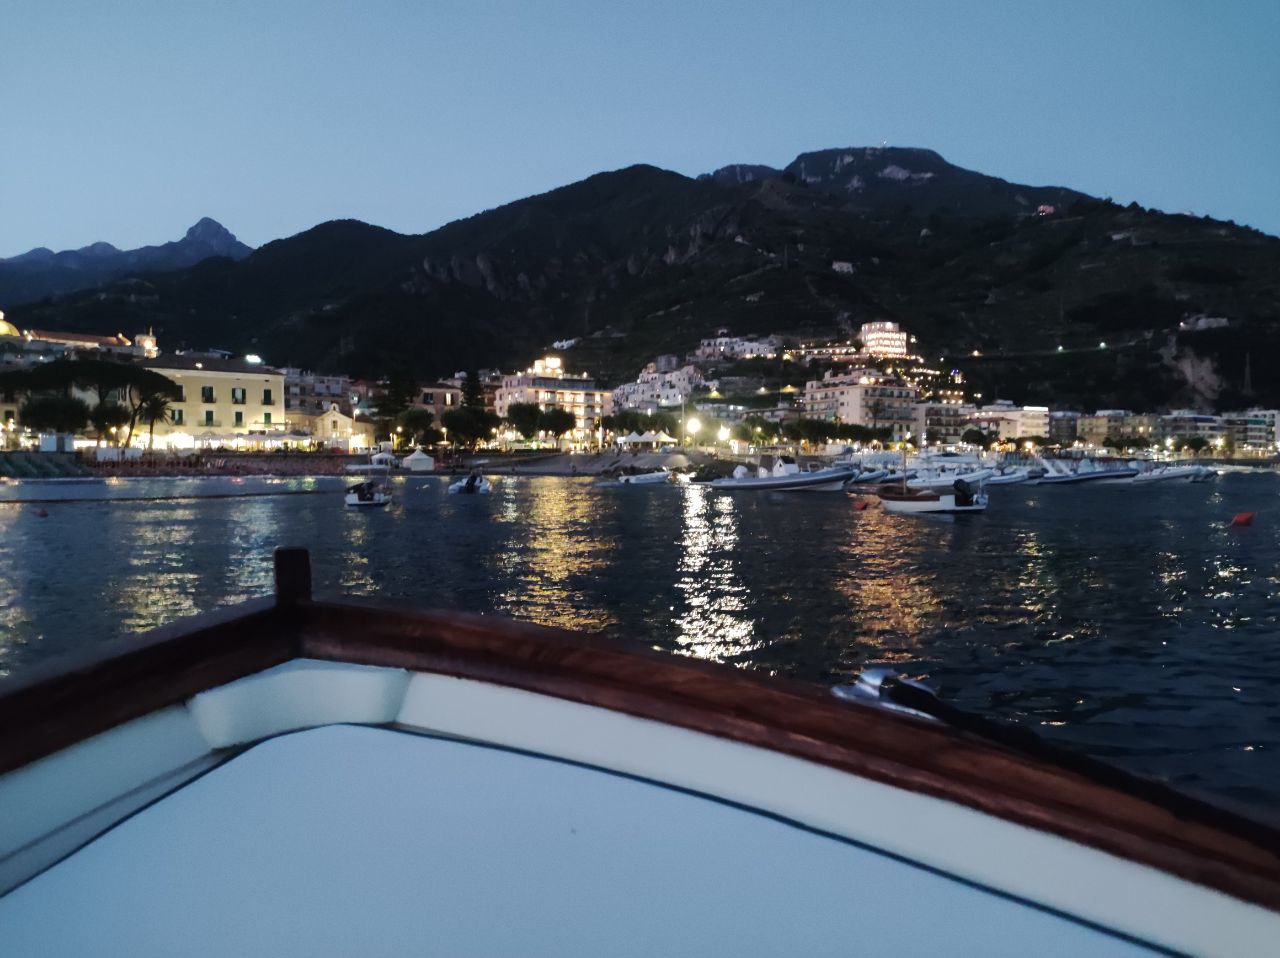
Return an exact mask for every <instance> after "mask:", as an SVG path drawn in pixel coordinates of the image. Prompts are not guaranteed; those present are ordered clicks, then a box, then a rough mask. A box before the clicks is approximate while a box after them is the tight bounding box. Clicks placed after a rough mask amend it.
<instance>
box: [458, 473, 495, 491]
mask: <svg viewBox="0 0 1280 958" xmlns="http://www.w3.org/2000/svg"><path fill="white" fill-rule="evenodd" d="M491 488H492V487H491V486H490V483H489V480H488V479H486V478H485V477H484V476H482V475H480V473H478V472H473V473H472V474H471V475H469V476H467V477H466V478H465V479H459V480H458V481H457V482H452V483H450V484H449V493H450V494H451V495H464V496H474V495H487V494H488V493H489V490H490V489H491Z"/></svg>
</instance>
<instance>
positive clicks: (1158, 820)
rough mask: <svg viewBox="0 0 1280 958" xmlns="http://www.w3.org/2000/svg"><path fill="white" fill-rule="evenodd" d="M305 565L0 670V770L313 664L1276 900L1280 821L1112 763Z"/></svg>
mask: <svg viewBox="0 0 1280 958" xmlns="http://www.w3.org/2000/svg"><path fill="white" fill-rule="evenodd" d="M306 563H307V559H306V555H305V553H302V555H301V557H299V556H298V555H297V553H296V551H286V550H280V552H279V553H278V556H277V583H278V595H277V598H276V600H274V602H273V601H272V600H270V599H266V600H253V601H251V602H249V603H244V604H242V605H240V606H237V607H234V608H232V609H229V610H224V611H222V612H219V613H213V614H210V615H206V616H200V617H196V619H194V620H188V621H185V622H180V623H177V624H175V625H174V626H170V627H167V628H165V629H161V630H157V631H156V632H154V633H151V634H149V635H148V636H146V637H145V638H144V639H142V640H122V641H119V642H114V643H109V644H108V645H106V646H104V647H102V648H100V649H98V650H95V651H93V652H90V653H87V654H84V655H81V656H77V657H75V658H72V659H68V660H64V661H63V662H61V663H55V664H53V665H50V666H48V667H44V668H41V669H33V670H31V672H30V673H28V674H27V675H26V676H25V677H22V678H18V679H4V680H0V773H4V772H7V771H10V770H13V769H15V768H18V767H21V766H22V765H25V764H27V763H29V762H31V761H34V760H36V759H38V758H41V757H43V756H45V755H49V754H51V753H53V752H55V751H57V750H59V749H62V748H65V747H67V746H69V745H72V744H74V743H75V742H77V741H81V740H84V739H86V738H89V737H90V736H92V735H95V734H98V733H99V732H102V731H105V730H106V729H109V728H111V727H114V726H116V725H119V724H121V723H123V722H126V721H129V720H130V719H133V718H137V717H140V716H142V715H145V714H147V713H149V712H152V711H155V710H157V709H161V708H164V707H166V706H169V705H174V704H178V703H180V702H182V701H184V700H186V699H187V698H189V697H190V696H191V695H193V694H195V693H197V692H199V691H201V690H203V689H206V688H211V687H213V686H216V685H220V684H224V683H226V682H230V681H233V680H235V679H237V678H240V677H243V676H245V675H250V674H253V673H254V672H258V671H261V670H263V669H266V668H270V667H272V666H274V665H278V664H281V663H283V662H286V661H289V660H290V659H293V658H298V657H305V658H316V659H325V660H331V661H340V662H350V663H356V664H365V665H375V666H383V667H393V668H404V669H409V670H413V671H419V672H429V673H435V674H440V675H446V676H455V677H458V678H465V679H472V680H475V681H481V682H489V683H493V684H497V685H503V686H508V687H511V688H517V689H523V690H527V691H530V692H535V693H539V694H544V695H550V696H555V697H558V698H562V699H566V700H569V701H573V702H579V703H582V704H586V705H591V706H596V707H599V708H604V709H610V710H613V711H616V712H621V713H625V714H628V715H633V716H638V717H641V718H645V719H651V720H653V721H658V722H663V723H666V724H669V725H673V726H678V727H681V728H686V729H691V730H695V731H698V732H703V733H706V734H710V735H714V736H717V737H720V738H725V739H730V740H733V741H736V742H741V743H744V744H748V745H753V746H758V747H761V748H767V749H771V750H774V751H777V752H781V753H784V754H787V755H792V756H795V757H798V758H802V759H805V760H808V761H812V762H817V763H820V764H823V765H827V766H830V767H832V768H836V769H840V770H842V771H845V772H849V773H851V774H854V775H858V776H861V777H865V778H868V779H871V780H874V781H878V782H883V783H885V784H888V785H892V786H895V787H898V788H903V789H907V790H910V791H913V792H919V793H923V794H926V795H931V796H934V797H937V798H940V799H945V800H947V801H952V802H955V803H958V804H961V805H964V806H968V807H971V808H974V809H977V810H980V811H982V812H985V813H988V814H990V815H993V816H996V817H999V818H1002V819H1005V820H1007V821H1011V822H1016V823H1019V824H1022V825H1027V826H1030V827H1033V828H1037V829H1041V830H1043V831H1046V832H1050V833H1053V834H1057V835H1060V836H1063V837H1065V838H1068V839H1070V840H1072V841H1075V842H1079V843H1081V844H1083V845H1087V846H1090V847H1093V848H1097V849H1100V850H1102V851H1105V852H1109V853H1111V854H1114V855H1117V856H1119V857H1122V858H1125V859H1128V860H1130V861H1133V862H1137V863H1140V864H1144V865H1149V866H1151V867H1154V868H1158V869H1161V870H1164V871H1166V872H1169V873H1171V874H1173V875H1177V876H1179V877H1181V878H1184V879H1187V880H1190V881H1193V882H1196V883H1199V884H1201V885H1205V886H1208V887H1210V888H1215V889H1218V890H1220V891H1223V892H1226V893H1227V894H1230V895H1233V896H1236V897H1238V898H1240V899H1243V900H1246V901H1250V902H1254V903H1256V904H1259V905H1263V906H1265V907H1268V908H1271V909H1273V910H1277V911H1280V833H1278V832H1276V831H1275V830H1273V829H1271V828H1268V827H1266V826H1264V825H1261V824H1259V823H1255V822H1252V821H1250V820H1248V819H1245V818H1242V817H1240V816H1238V815H1235V814H1233V813H1231V812H1228V811H1225V810H1222V809H1219V808H1216V807H1214V806H1212V805H1208V804H1206V803H1203V802H1198V801H1195V800H1193V799H1189V798H1187V797H1185V796H1181V795H1178V794H1177V793H1174V792H1172V791H1171V790H1168V789H1166V788H1164V787H1163V786H1161V785H1159V784H1157V783H1151V782H1146V781H1144V780H1138V779H1132V778H1131V777H1129V776H1125V775H1124V774H1123V773H1119V772H1117V773H1115V774H1114V775H1112V776H1109V777H1110V778H1112V779H1114V780H1113V781H1111V782H1109V783H1106V784H1104V783H1101V782H1099V781H1098V780H1096V778H1094V777H1091V776H1089V775H1088V774H1082V773H1081V772H1080V771H1078V770H1071V769H1066V768H1062V767H1059V766H1057V765H1055V764H1053V763H1052V762H1049V761H1044V760H1042V759H1040V758H1036V757H1029V756H1027V755H1024V754H1022V753H1021V752H1018V751H1015V750H1013V749H1010V748H1005V747H1001V746H998V745H995V744H992V743H991V742H989V741H986V740H984V739H982V738H979V737H977V736H974V735H971V734H968V733H964V732H960V731H957V730H955V729H953V728H950V727H948V726H945V725H942V724H939V723H934V722H928V721H923V720H919V719H915V718H912V717H910V716H905V715H901V714H897V713H893V712H890V711H886V710H882V709H878V708H874V707H869V706H864V705H859V704H856V703H850V702H847V701H843V700H839V699H836V698H835V697H834V696H832V695H831V694H830V690H829V689H828V688H827V687H826V686H822V685H817V684H811V683H804V682H798V681H794V680H779V679H776V678H771V677H766V676H762V675H758V674H754V673H751V672H746V671H743V670H740V669H736V668H733V667H731V666H727V665H721V664H717V663H712V662H707V661H703V660H696V659H689V658H681V657H678V656H674V655H671V654H670V653H666V652H659V651H656V650H654V649H650V648H646V647H643V646H640V645H638V644H635V643H629V642H625V641H620V640H616V639H610V638H605V637H600V636H585V635H579V634H576V633H572V632H567V631H564V630H561V629H552V628H547V627H543V626H536V625H532V624H528V623H521V622H514V621H509V620H504V619H500V618H496V617H491V616H479V615H469V614H463V613H456V612H442V611H405V610H393V609H386V608H382V607H380V606H377V605H374V604H366V603H354V602H341V603H337V602H324V601H312V600H311V599H310V598H309V596H310V576H309V567H307V566H306ZM1117 780H1118V781H1119V783H1120V784H1119V786H1117V783H1116V781H1117ZM1126 781H1131V782H1132V786H1131V787H1125V785H1124V783H1125V782H1126Z"/></svg>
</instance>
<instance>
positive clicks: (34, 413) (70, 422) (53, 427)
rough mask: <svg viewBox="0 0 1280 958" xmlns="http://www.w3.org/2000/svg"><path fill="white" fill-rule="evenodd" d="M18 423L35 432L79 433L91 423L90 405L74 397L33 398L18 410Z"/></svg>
mask: <svg viewBox="0 0 1280 958" xmlns="http://www.w3.org/2000/svg"><path fill="white" fill-rule="evenodd" d="M18 421H19V422H21V423H22V425H23V427H24V428H26V429H30V430H32V431H33V432H79V431H80V430H81V429H83V428H84V426H85V423H87V422H88V421H89V404H88V403H87V402H85V401H84V400H83V399H77V398H75V397H74V396H32V397H30V398H29V399H27V401H26V402H24V403H23V404H22V406H21V407H20V408H19V409H18Z"/></svg>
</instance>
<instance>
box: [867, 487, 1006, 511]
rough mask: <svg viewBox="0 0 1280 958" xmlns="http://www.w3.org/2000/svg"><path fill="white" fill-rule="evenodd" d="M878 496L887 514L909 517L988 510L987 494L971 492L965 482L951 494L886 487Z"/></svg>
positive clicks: (939, 491)
mask: <svg viewBox="0 0 1280 958" xmlns="http://www.w3.org/2000/svg"><path fill="white" fill-rule="evenodd" d="M962 487H964V488H962ZM877 495H878V496H879V497H880V502H881V504H882V505H883V506H884V508H885V510H886V511H887V512H897V513H904V514H908V515H915V514H918V513H920V514H922V513H927V512H982V511H983V510H985V509H986V508H987V496H986V494H985V493H983V492H972V491H969V490H968V488H967V485H966V484H965V483H963V482H957V483H956V488H953V489H952V490H951V491H949V492H943V491H941V490H928V489H919V490H913V489H910V488H908V489H907V491H906V492H903V491H902V487H901V486H885V487H883V488H882V489H881V490H880V491H879V492H878V493H877Z"/></svg>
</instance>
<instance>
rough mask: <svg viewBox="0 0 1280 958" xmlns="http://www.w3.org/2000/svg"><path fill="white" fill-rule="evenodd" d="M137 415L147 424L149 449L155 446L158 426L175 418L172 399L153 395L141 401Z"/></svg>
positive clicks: (161, 395)
mask: <svg viewBox="0 0 1280 958" xmlns="http://www.w3.org/2000/svg"><path fill="white" fill-rule="evenodd" d="M136 415H137V417H138V419H139V420H141V421H142V422H144V423H146V424H147V448H148V449H150V448H152V447H154V446H155V441H156V424H157V423H160V424H164V423H166V422H169V421H170V420H171V419H172V418H173V411H172V409H171V403H170V399H169V397H168V396H167V395H165V394H164V393H152V394H150V395H148V396H145V397H144V398H143V399H142V400H141V401H139V403H138V406H137V411H136Z"/></svg>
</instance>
